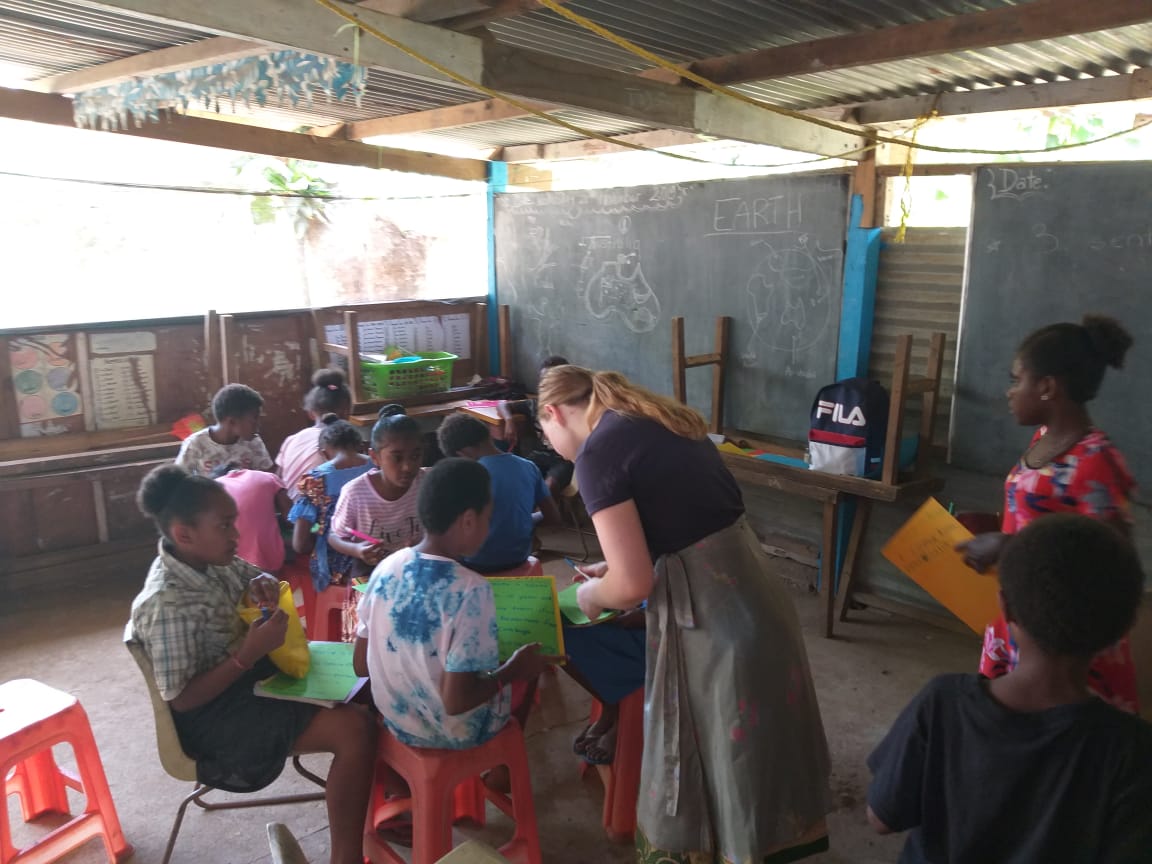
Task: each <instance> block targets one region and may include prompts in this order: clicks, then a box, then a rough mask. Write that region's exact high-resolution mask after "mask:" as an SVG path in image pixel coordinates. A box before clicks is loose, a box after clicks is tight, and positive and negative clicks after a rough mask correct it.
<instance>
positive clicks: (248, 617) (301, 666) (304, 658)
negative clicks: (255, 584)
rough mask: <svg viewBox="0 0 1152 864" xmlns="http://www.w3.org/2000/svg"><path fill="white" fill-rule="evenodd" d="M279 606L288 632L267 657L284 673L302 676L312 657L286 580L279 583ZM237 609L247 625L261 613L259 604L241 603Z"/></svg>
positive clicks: (296, 676)
mask: <svg viewBox="0 0 1152 864" xmlns="http://www.w3.org/2000/svg"><path fill="white" fill-rule="evenodd" d="M279 606H280V608H281V609H283V610H284V613H285V614H286V615H287V616H288V632H287V633H286V634H285V635H284V644H283V645H281V646H280V647H279V648H277V649H276V650H274V651H273V652H272V653H271V654H269V655H268V659H270V660H271V661H272V662H273V663H275V664H276V668H277V669H279V670H280V671H281V672H283V673H284V674H285V675H291V676H292V677H293V678H303V677H304V676H305V675H307V674H308V665H309V663H310V662H311V659H312V658H311V655H310V654H309V653H308V637H307V636H305V635H304V625H302V624H301V623H300V615H299V613H298V612H297V611H296V600H295V598H294V597H293V596H292V586H290V585H289V584H288V583H287V582H281V583H280V602H279ZM239 611H240V617H241V618H242V619H243V621H244V623H245V624H249V625H251V623H252V622H253V621H255V620H256V619H257V618H259V617H260V615H261V611H260V607H259V606H247V605H241V606H240V610H239Z"/></svg>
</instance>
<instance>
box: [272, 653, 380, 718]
mask: <svg viewBox="0 0 1152 864" xmlns="http://www.w3.org/2000/svg"><path fill="white" fill-rule="evenodd" d="M308 653H309V654H310V655H311V657H312V662H311V665H310V666H309V669H308V674H307V675H305V676H304V677H303V678H293V677H292V676H291V675H285V674H284V673H283V672H281V673H280V674H278V675H273V676H272V677H271V678H266V679H264V680H263V681H257V682H256V686H254V687H253V688H252V692H254V693H255V694H256V695H257V696H265V697H267V698H269V699H284V700H286V701H289V702H308V703H310V704H312V705H323V706H324V707H326V708H332V707H334V706H336V705H338V704H340V703H342V702H347V701H348V699H349V698H350V697H351V696H353V695H354V694H355V693H356V691H357V690H358V689H359V688H360V682H361V681H362V680H363V679H361V678H360V677H359V676H358V675H357V674H356V672H355V671H353V669H352V644H351V643H349V642H309V643H308Z"/></svg>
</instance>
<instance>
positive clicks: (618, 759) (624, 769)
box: [580, 687, 644, 843]
mask: <svg viewBox="0 0 1152 864" xmlns="http://www.w3.org/2000/svg"><path fill="white" fill-rule="evenodd" d="M602 710H603V706H602V705H601V704H600V703H599V702H598V701H596V700H595V699H593V700H592V716H591V718H589V719H590V720H591V721H592V722H593V723H594V722H596V720H597V719H598V718H599V717H600V712H601V711H602ZM643 759H644V688H643V687H641V688H640V689H639V690H637V691H635V692H634V693H630V694H629V695H627V696H625V697H624V698H623V699H621V700H620V714H619V716H618V717H617V718H616V753H615V755H614V756H613V758H612V764H611V765H597V766H596V769H597V771H599V773H600V780H601V782H602V783H603V784H604V816H603V822H604V831H605V832H606V833H607V834H608V836H609V837H610V838H611V839H612V840H614V841H616V842H617V843H631V842H632V841H633V839H634V838H635V836H636V801H637V799H638V798H639V797H640V763H641V762H642V761H643ZM589 767H591V766H590V765H589V764H588V763H587V762H585V763H584V764H583V765H582V766H581V768H580V773H581V774H583V773H584V772H585V771H587V770H588V768H589Z"/></svg>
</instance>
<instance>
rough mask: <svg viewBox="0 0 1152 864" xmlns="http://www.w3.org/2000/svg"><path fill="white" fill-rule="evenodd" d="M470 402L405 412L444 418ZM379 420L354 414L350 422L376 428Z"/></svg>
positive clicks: (429, 406)
mask: <svg viewBox="0 0 1152 864" xmlns="http://www.w3.org/2000/svg"><path fill="white" fill-rule="evenodd" d="M468 402H469V400H468V399H453V400H452V401H450V402H431V403H429V404H426V405H413V406H411V407H407V406H406V407H405V409H404V411H405V413H406V414H407V415H408V416H409V417H444V416H446V415H448V414H454V413H456V412H457V411H462V410H464V409H466V408H467V407H468ZM473 410H476V409H469V413H471V411H473ZM493 410H495V409H493ZM377 419H378V418H377V416H376V415H375V414H353V415H352V416H351V417H349V418H348V421H349V422H350V423H351V424H352V425H353V426H375V425H376V420H377ZM486 422H491V421H486Z"/></svg>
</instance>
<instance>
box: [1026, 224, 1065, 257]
mask: <svg viewBox="0 0 1152 864" xmlns="http://www.w3.org/2000/svg"><path fill="white" fill-rule="evenodd" d="M1032 236H1033V237H1035V238H1036V239H1037V240H1039V241H1040V247H1041V248H1040V251H1041V252H1042V253H1044V254H1045V255H1051V254H1052V253H1053V252H1055V251H1056V250H1057V249H1059V248H1060V238H1058V237H1057V236H1056V235H1055V234H1049V233H1048V226H1047V225H1045V224H1044V223H1043V222H1037V223H1036V224H1035V225H1033V226H1032Z"/></svg>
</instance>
